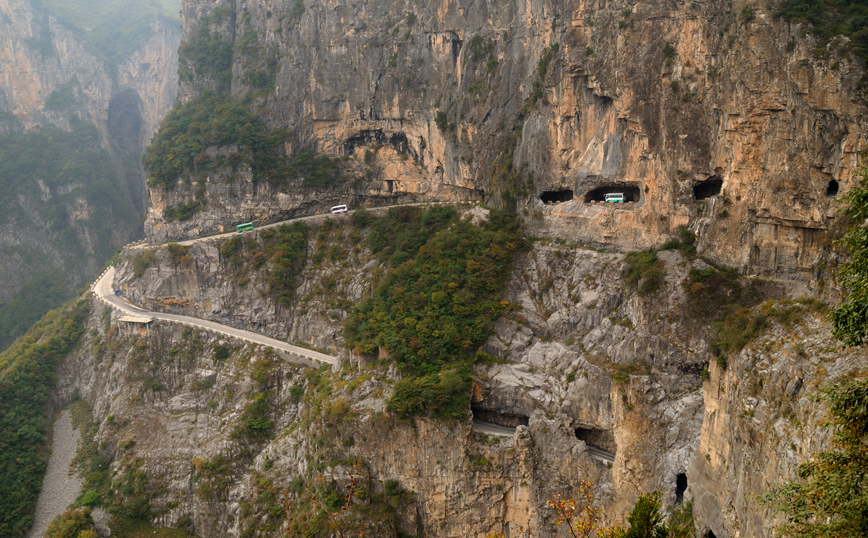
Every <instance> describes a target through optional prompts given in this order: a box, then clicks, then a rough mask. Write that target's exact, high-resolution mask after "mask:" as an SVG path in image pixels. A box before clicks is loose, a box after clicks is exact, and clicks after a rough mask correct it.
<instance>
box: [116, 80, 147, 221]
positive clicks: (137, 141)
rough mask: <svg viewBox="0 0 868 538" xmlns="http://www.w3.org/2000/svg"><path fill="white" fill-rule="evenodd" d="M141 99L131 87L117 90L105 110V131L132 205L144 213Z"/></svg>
mask: <svg viewBox="0 0 868 538" xmlns="http://www.w3.org/2000/svg"><path fill="white" fill-rule="evenodd" d="M141 111H142V101H141V99H139V96H138V94H137V93H136V92H135V91H133V90H127V91H124V92H121V93H119V94H118V95H116V96H115V97H114V99H112V100H111V103H110V104H109V109H108V125H107V127H108V134H109V140H110V141H111V148H112V153H113V156H114V159H115V165H116V166H117V168H118V172H119V173H120V174H121V176H122V180H123V182H124V183H125V185H126V188H127V189H126V190H127V191H128V192H129V194H130V198H131V201H132V203H133V207H134V208H135V210H136V211H137V212H139V213H144V211H145V203H146V200H147V193H146V190H145V189H146V186H145V171H144V169H143V168H142V153H143V151H144V122H143V121H142V112H141Z"/></svg>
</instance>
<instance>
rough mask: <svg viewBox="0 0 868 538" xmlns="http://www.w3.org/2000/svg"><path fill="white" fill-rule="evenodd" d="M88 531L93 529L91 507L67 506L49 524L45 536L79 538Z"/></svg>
mask: <svg viewBox="0 0 868 538" xmlns="http://www.w3.org/2000/svg"><path fill="white" fill-rule="evenodd" d="M88 531H91V532H92V531H93V517H91V515H90V508H87V507H85V508H67V509H66V510H64V512H63V513H62V514H60V515H59V516H57V517H56V518H54V521H52V522H51V523H50V524H49V525H48V529H47V530H46V531H45V538H79V537H80V536H81V535H82V534H84V533H86V532H88Z"/></svg>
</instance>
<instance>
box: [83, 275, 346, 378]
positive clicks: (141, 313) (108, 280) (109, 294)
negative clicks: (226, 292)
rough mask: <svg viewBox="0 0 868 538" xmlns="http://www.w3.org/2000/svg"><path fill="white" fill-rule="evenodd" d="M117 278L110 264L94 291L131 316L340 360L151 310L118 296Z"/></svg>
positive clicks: (323, 359) (326, 360)
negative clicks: (114, 286) (168, 322)
mask: <svg viewBox="0 0 868 538" xmlns="http://www.w3.org/2000/svg"><path fill="white" fill-rule="evenodd" d="M114 278H115V268H114V267H109V268H108V270H107V271H106V272H105V273H103V275H102V276H101V277H100V278H99V279H98V280H97V281H96V283H94V285H93V288H92V289H93V292H94V293H95V294H96V296H97V297H99V298H100V299H102V300H103V301H104V302H106V303H108V304H110V305H111V306H112V307H114V308H117V309H118V310H120V311H121V312H123V313H124V314H127V315H129V316H138V317H150V318H154V319H158V320H162V321H171V322H174V323H181V324H182V325H189V326H192V327H199V328H201V329H207V330H209V331H214V332H216V333H219V334H223V335H225V336H229V337H232V338H238V339H241V340H245V341H247V342H251V343H254V344H262V345H264V346H270V347H273V348H275V349H279V350H282V351H286V352H289V353H293V354H295V355H300V356H302V357H305V358H308V359H312V360H315V361H318V362H324V363H326V364H335V363H336V362H337V360H338V359H337V357H332V356H331V355H326V354H325V353H320V352H319V351H313V350H310V349H305V348H303V347H299V346H294V345H292V344H288V343H286V342H283V341H281V340H276V339H274V338H269V337H267V336H263V335H261V334H258V333H255V332H252V331H245V330H244V329H236V328H235V327H229V326H228V325H222V324H220V323H215V322H213V321H208V320H204V319H199V318H193V317H189V316H179V315H177V314H164V313H162V312H150V311H148V310H143V309H141V308H139V307H137V306H135V305H133V304H131V303H130V302H128V301H127V300H126V299H124V298H122V297H118V296H117V295H115V294H114V291H113V290H112V287H111V285H112V281H114Z"/></svg>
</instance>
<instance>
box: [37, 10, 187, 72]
mask: <svg viewBox="0 0 868 538" xmlns="http://www.w3.org/2000/svg"><path fill="white" fill-rule="evenodd" d="M41 3H42V6H43V7H44V8H45V9H46V10H47V11H48V12H49V13H51V14H52V15H53V16H55V17H57V19H58V20H59V21H60V22H61V24H63V25H64V26H66V27H67V28H69V29H70V30H72V31H74V32H76V33H77V34H78V35H79V37H80V38H81V39H82V40H84V41H85V42H86V43H88V44H89V45H90V46H91V47H92V48H93V50H94V51H95V52H96V53H97V54H99V55H100V56H102V57H103V58H105V59H106V60H108V61H109V62H110V63H111V64H114V65H117V64H118V63H120V62H122V61H123V60H125V59H126V58H127V57H129V55H130V54H132V53H133V51H135V50H136V49H138V48H139V47H140V46H141V44H142V42H144V41H145V40H147V39H148V38H149V37H150V36H151V35H152V34H153V30H152V29H151V23H152V22H153V21H154V20H156V19H158V18H170V19H173V20H176V21H178V20H179V19H180V15H179V11H180V9H181V2H180V0H41Z"/></svg>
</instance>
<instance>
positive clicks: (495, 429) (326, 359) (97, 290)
mask: <svg viewBox="0 0 868 538" xmlns="http://www.w3.org/2000/svg"><path fill="white" fill-rule="evenodd" d="M438 203H442V202H422V203H415V204H403V205H404V206H419V205H432V204H438ZM391 207H397V206H386V207H378V208H372V209H370V211H372V212H380V211H384V210H387V209H389V208H391ZM346 215H348V213H344V214H342V215H333V214H331V213H327V214H323V215H311V216H307V217H299V218H296V219H291V220H285V221H280V222H275V223H272V224H266V225H263V226H258V227H257V228H256V230H262V229H267V228H276V227H278V226H282V225H284V224H290V223H293V222H310V221H317V220H324V219H326V218H329V217H331V218H343V217H344V216H346ZM235 235H238V233H237V232H226V233H222V234H217V235H208V236H203V237H197V238H194V239H188V240H185V241H178V242H177V244H179V245H192V244H194V243H198V242H200V241H213V240H216V239H220V238H227V237H231V236H235ZM160 246H162V245H150V244H147V243H144V242H142V243H137V244H133V245H127V247H126V249H128V250H140V249H146V248H155V247H160ZM114 277H115V268H114V267H109V268H108V269H106V271H105V272H104V273H103V274H102V275H101V276H100V277H99V278H98V279H97V280H96V282H94V284H93V286H92V287H91V291H92V292H93V294H94V295H95V296H96V297H97V298H99V300H101V301H103V302H104V303H106V304H108V305H109V306H111V307H113V308H115V309H117V310H119V311H120V312H121V313H122V314H124V315H126V316H130V317H131V318H136V319H135V320H136V321H141V322H150V321H152V320H160V321H168V322H171V323H180V324H181V325H186V326H189V327H196V328H200V329H205V330H208V331H212V332H215V333H217V334H222V335H224V336H227V337H230V338H237V339H239V340H244V341H246V342H250V343H252V344H259V345H264V346H269V347H272V348H274V349H278V350H281V351H284V352H286V353H290V354H294V355H297V356H300V357H303V358H306V359H309V360H313V361H316V362H321V363H325V364H336V363H337V361H338V358H337V357H333V356H331V355H327V354H325V353H321V352H319V351H313V350H310V349H307V348H303V347H299V346H295V345H292V344H289V343H287V342H284V341H282V340H277V339H274V338H269V337H268V336H263V335H261V334H259V333H255V332H252V331H246V330H244V329H236V328H235V327H230V326H228V325H223V324H221V323H215V322H213V321H208V320H204V319H200V318H194V317H190V316H181V315H178V314H165V313H162V312H153V311H150V310H144V309H143V308H140V307H138V306H136V305H134V304H132V303H131V302H129V301H128V300H126V299H125V298H123V297H121V296H118V295H115V293H114V290H113V289H112V282H114ZM473 429H474V430H475V431H478V432H481V433H485V434H489V435H496V436H500V437H513V436H514V435H515V428H510V427H507V426H500V425H497V424H491V423H488V422H483V421H481V420H479V419H476V418H474V419H473ZM588 453H589V455H590V456H591V457H592V458H595V459H598V460H601V461H604V462H612V461H614V459H615V455H614V454H612V453H610V452H606V451H604V450H602V449H600V448H598V447H595V446H591V445H588Z"/></svg>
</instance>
